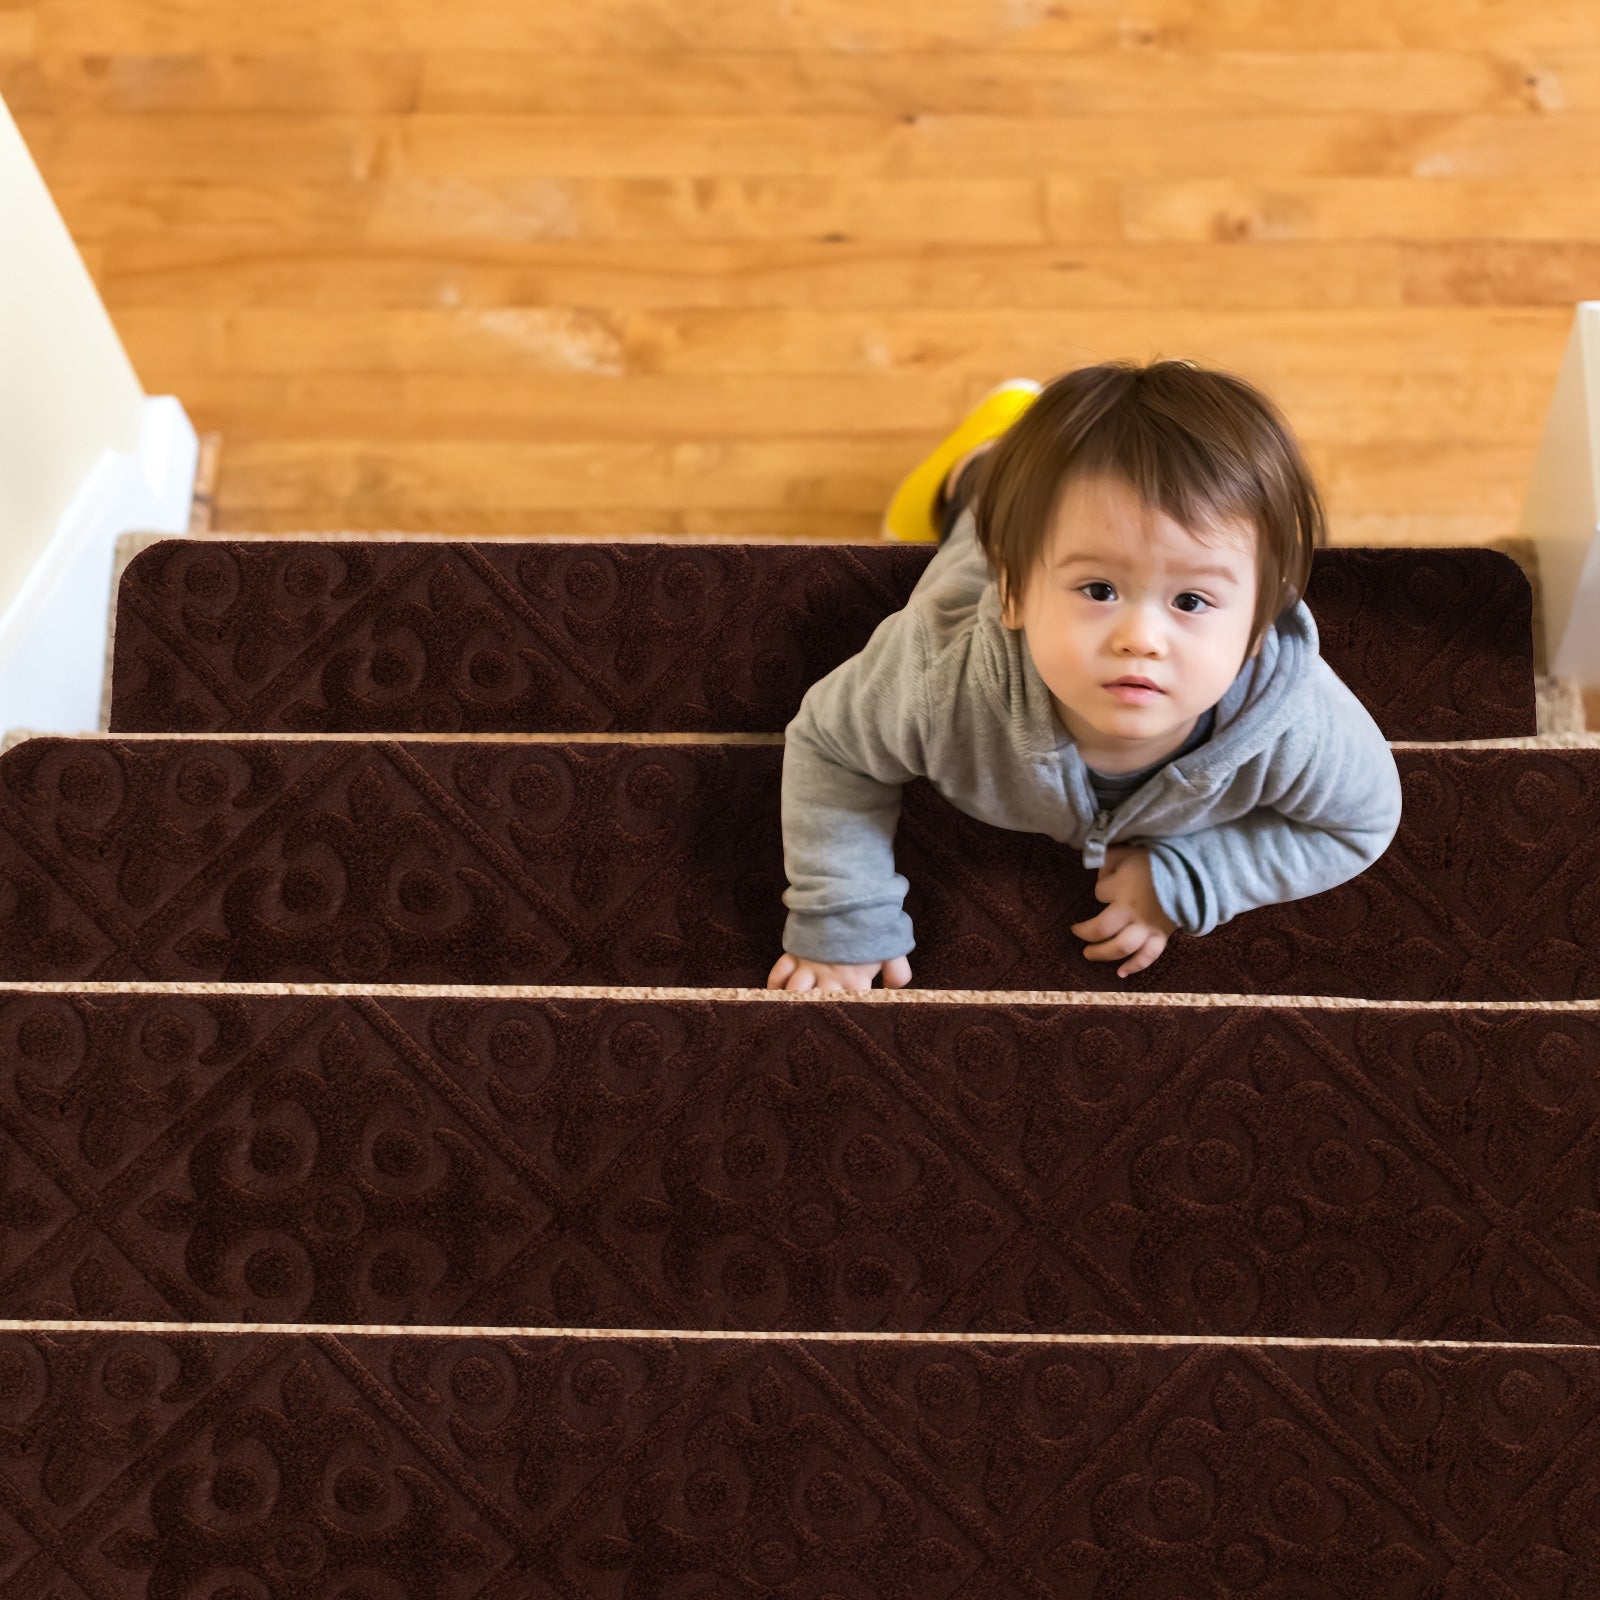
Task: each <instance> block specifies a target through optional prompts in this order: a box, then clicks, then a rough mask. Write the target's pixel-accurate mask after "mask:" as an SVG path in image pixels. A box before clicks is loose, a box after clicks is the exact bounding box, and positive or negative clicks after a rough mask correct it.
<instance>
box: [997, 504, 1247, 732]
mask: <svg viewBox="0 0 1600 1600" xmlns="http://www.w3.org/2000/svg"><path fill="white" fill-rule="evenodd" d="M1228 532H1229V535H1230V537H1229V538H1228V539H1227V540H1226V542H1218V543H1213V544H1202V543H1201V542H1200V541H1199V540H1198V539H1196V538H1195V537H1194V535H1193V534H1191V533H1189V532H1188V531H1187V530H1186V529H1185V528H1184V527H1183V526H1182V525H1181V524H1179V523H1177V522H1174V521H1173V520H1172V518H1170V517H1168V516H1166V515H1165V514H1164V513H1163V512H1160V511H1158V510H1156V509H1154V508H1153V507H1151V506H1148V505H1146V504H1145V503H1144V502H1143V501H1141V500H1140V499H1139V497H1138V496H1137V495H1135V494H1134V492H1133V491H1132V490H1131V489H1130V488H1128V487H1127V485H1125V484H1123V483H1122V482H1120V481H1119V480H1117V479H1113V478H1106V477H1094V478H1079V479H1075V480H1073V481H1072V482H1071V483H1069V485H1068V487H1067V489H1066V492H1065V493H1064V494H1063V496H1062V497H1061V500H1060V502H1059V504H1058V507H1057V512H1056V519H1055V522H1054V525H1053V526H1052V527H1051V530H1050V535H1049V537H1048V539H1047V540H1046V543H1045V549H1044V555H1043V561H1044V565H1043V566H1041V567H1040V568H1038V569H1037V570H1036V571H1035V572H1034V574H1033V576H1032V579H1031V580H1030V582H1029V584H1028V590H1027V598H1026V600H1025V602H1024V603H1023V605H1022V606H1021V608H1020V611H1019V610H1018V608H1016V607H1015V606H1014V605H1011V604H1008V605H1007V606H1006V607H1005V609H1004V612H1003V620H1004V621H1005V624H1006V626H1007V627H1012V628H1016V627H1020V628H1021V629H1022V630H1023V633H1024V636H1025V637H1026V639H1027V641H1028V649H1029V652H1030V654H1031V655H1032V656H1033V660H1034V665H1035V666H1036V667H1037V668H1038V670H1039V676H1040V677H1041V678H1043V679H1044V681H1045V684H1046V686H1047V687H1048V688H1049V690H1050V695H1051V698H1052V700H1053V701H1054V703H1055V710H1056V715H1057V716H1058V717H1059V718H1060V719H1061V722H1062V725H1063V726H1064V727H1065V728H1066V729H1067V731H1068V732H1069V733H1071V734H1072V736H1073V738H1074V739H1075V740H1076V741H1077V743H1078V744H1079V745H1080V746H1081V747H1083V749H1084V752H1085V755H1086V756H1088V755H1089V754H1090V753H1091V752H1093V753H1098V754H1100V755H1102V756H1103V757H1116V756H1118V755H1122V756H1125V757H1127V758H1129V759H1130V760H1132V759H1133V758H1135V757H1138V756H1140V755H1151V758H1152V759H1156V760H1159V759H1160V757H1161V755H1162V754H1163V753H1164V752H1163V751H1162V750H1160V749H1159V748H1158V747H1159V746H1160V745H1161V744H1162V743H1163V742H1166V743H1169V744H1171V743H1181V742H1182V740H1183V739H1184V738H1185V737H1186V736H1187V734H1188V731H1189V729H1190V728H1191V727H1192V726H1193V723H1194V719H1195V718H1196V717H1198V716H1199V715H1200V714H1201V713H1202V712H1203V711H1205V710H1206V709H1207V707H1209V706H1214V705H1215V704H1216V703H1217V701H1219V700H1220V699H1221V698H1222V696H1223V694H1224V692H1225V691H1226V690H1227V688H1228V685H1229V684H1231V683H1232V682H1233V680H1234V678H1235V677H1237V676H1238V673H1239V669H1240V667H1241V666H1243V665H1244V662H1245V652H1246V649H1247V648H1248V646H1249V644H1250V624H1251V622H1252V620H1253V619H1254V616H1255V604H1256V581H1257V580H1256V556H1255V532H1254V529H1252V528H1250V527H1248V526H1247V525H1244V524H1239V525H1235V526H1234V527H1232V528H1231V529H1229V530H1228ZM1257 648H1258V649H1259V644H1258V646H1257ZM1254 653H1255V652H1254V651H1251V654H1254ZM1127 676H1136V677H1143V678H1148V679H1150V680H1151V681H1152V682H1153V683H1154V684H1155V685H1156V691H1155V692H1154V693H1134V694H1128V693H1121V694H1118V693H1114V692H1113V691H1112V690H1111V689H1110V688H1108V687H1107V685H1109V684H1110V683H1112V682H1113V681H1114V680H1116V679H1118V678H1122V677H1127ZM1152 752H1154V753H1153V754H1152Z"/></svg>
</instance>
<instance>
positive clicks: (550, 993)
mask: <svg viewBox="0 0 1600 1600" xmlns="http://www.w3.org/2000/svg"><path fill="white" fill-rule="evenodd" d="M5 994H63V995H116V994H130V995H136V994H149V995H162V994H165V995H180V996H184V995H187V996H196V997H202V996H205V995H225V996H228V997H230V998H233V997H237V996H240V995H255V996H263V997H270V996H274V995H278V996H291V997H294V996H299V997H303V998H307V999H316V998H323V999H370V1000H625V1001H628V1002H630V1003H639V1002H652V1003H664V1002H670V1001H702V1002H705V1001H721V1002H743V1003H746V1004H755V1005H820V1004H835V1005H839V1004H846V1005H891V1006H906V1005H988V1006H1002V1005H1009V1006H1184V1007H1189V1008H1199V1007H1206V1006H1209V1007H1229V1006H1231V1007H1251V1008H1255V1009H1260V1010H1274V1009H1276V1010H1286V1011H1293V1010H1301V1009H1308V1008H1309V1009H1312V1010H1321V1011H1419V1010H1420V1011H1473V1012H1479V1011H1489V1012H1494V1011H1554V1012H1563V1013H1569V1014H1570V1013H1586V1012H1600V999H1597V1000H1368V999H1363V998H1361V997H1359V996H1355V995H1326V994H1311V995H1302V994H1228V993H1193V992H1188V991H1183V990H1172V991H1165V990H1150V991H1146V992H1140V993H1125V994H1118V993H1116V992H1115V991H1109V990H1104V989H914V988H913V989H851V990H827V991H821V990H816V989H807V990H793V989H764V988H763V989H757V988H754V987H748V988H741V987H737V986H731V985H730V986H726V987H711V986H707V987H703V988H701V987H695V986H691V985H681V984H680V985H649V984H638V985H635V984H577V983H551V984H534V983H529V984H514V983H477V984H467V983H438V984H435V983H387V984H365V983H360V984H358V983H290V982H284V983H248V982H245V983H217V982H197V983H183V982H177V981H166V980H154V979H132V978H129V979H123V980H115V981H99V982H94V981H88V980H83V981H76V982H74V981H54V980H52V981H43V980H39V981H28V980H17V981H7V980H5V979H0V995H5Z"/></svg>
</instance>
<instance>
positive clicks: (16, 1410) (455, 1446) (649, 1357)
mask: <svg viewBox="0 0 1600 1600" xmlns="http://www.w3.org/2000/svg"><path fill="white" fill-rule="evenodd" d="M1597 1455H1600V1352H1596V1351H1594V1350H1574V1349H1563V1348H1551V1349H1538V1350H1535V1349H1503V1348H1502V1349H1495V1348H1478V1349H1472V1350H1461V1349H1457V1348H1445V1349H1440V1348H1409V1349H1393V1348H1381V1347H1379V1348H1374V1347H1370V1346H1368V1347H1362V1346H1312V1347H1294V1346H1287V1347H1286V1346H1276V1345H1260V1346H1250V1345H1230V1346H1215V1345H1205V1344H1194V1343H1185V1342H1181V1341H1175V1342H1173V1343H1171V1344H1160V1345H1149V1344H1130V1343H1106V1344H1075V1343H1059V1344H1057V1343H1046V1344H1027V1345H1017V1344H1004V1343H949V1342H935V1341H926V1340H896V1341H888V1342H885V1341H873V1340H861V1339H856V1340H851V1341H848V1342H843V1343H839V1342H829V1341H818V1340H806V1339H786V1340H770V1341H769V1340H758V1339H748V1338H746V1339H739V1338H728V1339H711V1340H694V1339H684V1338H669V1337H661V1338H654V1339H648V1338H639V1337H628V1338H598V1339H597V1338H592V1337H584V1336H581V1335H568V1336H540V1335H536V1334H533V1335H518V1334H515V1333H510V1332H492V1333H486V1334H483V1335H479V1336H473V1337H460V1338H451V1337H428V1336H423V1335H416V1334H413V1335H393V1334H368V1333H361V1332H357V1333H343V1334H333V1333H319V1332H312V1331H306V1332H284V1333H263V1332H252V1333H239V1334H226V1335H224V1334H213V1333H208V1332H206V1331H204V1330H199V1331H194V1332H185V1333H171V1334H152V1333H145V1332H138V1331H134V1330H121V1329H108V1330H102V1331H95V1332H59V1331H46V1330H33V1331H28V1332H11V1333H4V1334H0V1588H3V1592H4V1593H5V1595H6V1596H7V1597H8V1600H133V1597H135V1596H138V1597H144V1596H152V1597H158V1600H190V1597H195V1600H279V1597H282V1600H294V1597H298V1596H313V1595H315V1596H324V1595H326V1596H329V1597H335V1596H337V1597H342V1600H455V1597H458V1596H460V1597H465V1596H473V1597H475V1600H549V1597H556V1596H560V1597H562V1600H602V1597H612V1596H614V1597H618V1600H627V1597H637V1600H653V1597H670V1600H680V1597H681V1600H733V1597H735V1596H780V1597H794V1600H824V1597H827V1600H860V1597H867V1596H872V1597H879V1596H881V1597H884V1600H1072V1597H1079V1596H1081V1597H1084V1600H1089V1597H1100V1596H1108V1597H1109V1596H1128V1597H1140V1600H1187V1597H1190V1596H1195V1597H1198V1596H1227V1595H1259V1596H1285V1597H1289V1596H1294V1597H1300V1596H1308V1597H1309V1596H1329V1597H1333V1596H1338V1597H1359V1600H1480V1597H1492V1600H1538V1597H1550V1600H1557V1597H1560V1600H1589V1597H1590V1596H1592V1595H1593V1594H1594V1592H1595V1576H1596V1573H1597V1572H1600V1538H1597V1533H1596V1529H1597V1526H1600V1517H1597V1511H1600V1485H1597V1483H1596V1476H1595V1463H1596V1459H1597Z"/></svg>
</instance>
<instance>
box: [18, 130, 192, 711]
mask: <svg viewBox="0 0 1600 1600" xmlns="http://www.w3.org/2000/svg"><path fill="white" fill-rule="evenodd" d="M197 459H198V441H197V440H196V437H195V432H194V429H193V428H192V427H191V426H190V423H189V419H188V417H187V416H186V415H185V414H184V411H183V407H182V406H181V405H179V403H178V401H177V400H176V399H175V398H173V397H172V396H170V395H164V396H160V397H156V398H150V397H147V396H146V395H145V393H144V390H143V388H142V387H141V386H140V383H139V379H138V376H137V374H136V373H135V372H134V370H133V367H132V365H131V364H130V363H129V361H128V357H127V354H126V352H125V351H124V350H123V348H122V343H121V341H120V340H119V339H118V337H117V333H116V330H115V328H113V327H112V325H111V319H110V317H109V316H108V315H107V313H106V309H105V306H104V305H103V304H102V303H101V300H100V296H99V294H98V292H97V291H96V289H95V286H94V282H93V280H92V279H91V278H90V276H89V272H88V269H87V268H86V267H85V266H84V264H83V261H82V258H81V257H80V256H79V254H78V250H77V247H76V245H75V244H74V243H73V240H72V235H71V234H70V233H69V231H68V230H67V227H66V224H65V223H64V222H63V221H62V218H61V214H60V213H59V212H58V211H57V209H56V206H55V202H54V201H53V200H52V199H51V198H50V193H49V191H48V189H47V188H46V187H45V183H44V179H43V178H42V176H41V175H40V173H39V169H38V167H37V166H36V165H35V164H34V161H33V158H32V156H31V155H30V154H29V153H28V149H27V146H26V145H25V144H24V142H23V139H22V134H21V132H20V130H19V129H18V127H17V125H16V123H15V121H14V120H13V119H12V117H11V114H10V112H9V111H8V110H7V108H6V106H5V103H4V101H0V730H3V729H7V728H18V727H24V728H30V729H35V730H40V731H52V732H61V733H82V732H93V731H94V729H95V728H96V727H97V726H98V723H99V711H100V685H101V674H102V668H103V661H104V655H105V637H106V615H107V602H108V599H109V596H110V585H111V561H112V551H113V547H114V544H115V541H116V537H117V535H118V534H120V533H124V532H127V531H129V530H132V529H140V530H147V531H150V532H158V533H168V534H175V533H176V534H181V533H185V532H187V531H188V527H189V505H190V500H191V498H192V495H193V492H194V474H195V466H196V462H197Z"/></svg>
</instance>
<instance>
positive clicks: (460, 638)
mask: <svg viewBox="0 0 1600 1600" xmlns="http://www.w3.org/2000/svg"><path fill="white" fill-rule="evenodd" d="M934 548H935V547H934V546H932V545H902V544H892V543H874V544H845V545H836V544H834V545H830V544H815V545H811V544H807V545H796V544H793V543H787V542H777V543H771V544H736V543H712V542H694V541H656V540H642V539H640V540H624V541H615V542H610V543H607V542H604V541H594V540H533V541H529V540H501V541H493V542H484V543H468V542H464V541H450V542H429V541H387V542H385V541H382V540H349V541H333V542H307V541H303V540H284V539H263V540H255V541H250V540H229V541H219V540H210V539H206V540H191V539H174V540H164V541H162V542H161V543H159V544H156V545H154V546H152V547H151V548H149V549H147V550H145V551H144V552H143V553H141V554H140V555H138V556H136V557H135V558H134V560H133V561H132V563H131V564H130V565H129V567H128V569H127V571H126V573H125V574H124V576H123V579H122V585H121V589H120V592H119V600H118V606H117V618H116V638H115V645H114V668H113V690H112V701H111V717H110V726H111V728H112V729H113V730H116V731H119V732H140V731H145V732H163V731H170V732H254V731H268V732H291V733H351V732H363V731H378V732H440V733H453V732H467V733H496V732H509V731H521V732H553V733H565V732H617V733H620V732H682V731H689V732H708V733H733V732H746V733H757V732H779V731H781V730H782V729H783V727H784V725H785V724H786V723H787V722H788V721H789V720H790V719H791V718H792V717H793V716H794V714H795V712H796V711H797V710H798V709H799V704H800V699H801V696H802V695H803V694H804V693H805V691H806V689H807V688H808V687H809V686H810V685H811V684H812V683H814V682H815V681H816V680H817V679H818V678H820V677H822V676H823V675H824V674H825V673H827V672H829V671H831V670H832V669H833V668H834V667H835V666H837V665H838V664H839V663H840V662H841V661H843V660H845V659H846V658H847V657H849V656H851V655H854V654H855V653H856V652H857V651H858V650H860V649H861V647H862V646H863V645H864V644H865V643H866V642H867V639H868V638H869V637H870V636H871V633H872V630H873V629H874V628H875V627H876V626H877V625H878V623H879V622H881V621H882V620H883V618H884V617H885V616H887V615H888V614H889V613H890V612H892V611H896V610H899V609H900V608H901V607H902V606H903V605H904V604H905V602H906V599H907V597H908V596H909V595H910V593H911V591H912V589H913V588H914V587H915V585H916V581H917V579H918V578H919V577H920V576H921V575H922V572H923V570H924V569H925V568H926V566H927V564H928V562H929V561H930V560H931V559H932V557H933V553H934ZM1306 603H1307V605H1308V606H1309V608H1310V610H1311V612H1312V615H1313V617H1314V618H1315V620H1316V623H1317V628H1318V632H1319V635H1320V644H1321V651H1322V654H1323V655H1324V657H1325V658H1326V659H1327V661H1328V662H1329V664H1330V665H1331V666H1332V667H1333V669H1334V670H1335V671H1336V672H1337V673H1338V674H1339V676H1340V677H1341V678H1342V679H1344V681H1345V682H1346V683H1347V684H1348V685H1349V686H1350V688H1351V689H1352V690H1353V691H1354V693H1355V694H1356V695H1357V696H1358V697H1359V698H1360V699H1361V700H1362V701H1363V703H1364V704H1366V705H1367V707H1368V708H1369V709H1370V710H1371V711H1372V713H1373V716H1374V717H1375V718H1376V719H1377V722H1378V724H1379V726H1380V727H1381V728H1382V729H1383V731H1384V734H1385V736H1386V737H1387V738H1389V739H1395V740H1402V739H1426V740H1434V739H1487V738H1501V737H1515V736H1518V735H1526V734H1532V733H1533V732H1534V731H1535V715H1534V691H1533V666H1534V659H1533V635H1532V630H1531V626H1530V619H1531V609H1532V590H1531V588H1530V586H1529V583H1528V580H1527V578H1526V577H1525V576H1524V575H1523V572H1522V569H1521V568H1520V567H1519V566H1518V565H1517V563H1516V562H1515V561H1513V560H1512V559H1511V557H1510V556H1508V555H1506V554H1503V553H1501V552H1499V551H1495V550H1487V549H1479V548H1466V549H1443V550H1404V549H1400V550H1394V549H1381V548H1370V549H1369V548H1336V549H1328V550H1319V551H1317V552H1316V557H1315V561H1314V564H1313V569H1312V577H1311V582H1310V585H1309V588H1308V591H1307V596H1306Z"/></svg>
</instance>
